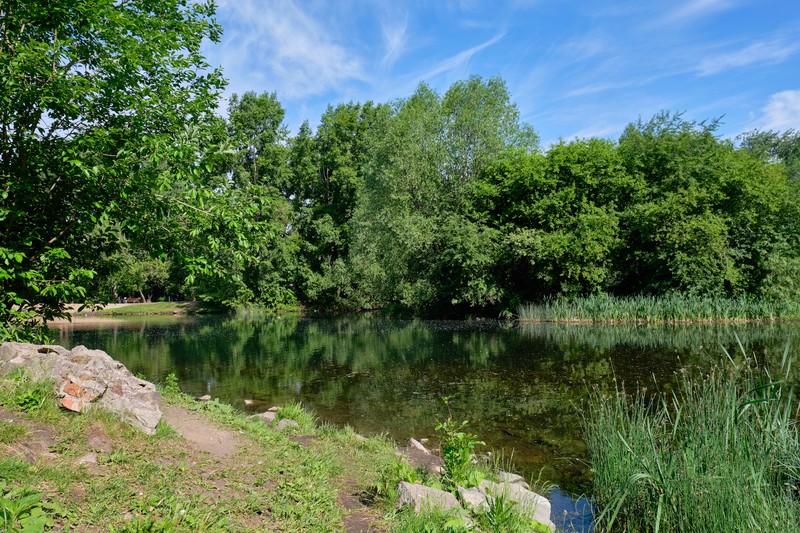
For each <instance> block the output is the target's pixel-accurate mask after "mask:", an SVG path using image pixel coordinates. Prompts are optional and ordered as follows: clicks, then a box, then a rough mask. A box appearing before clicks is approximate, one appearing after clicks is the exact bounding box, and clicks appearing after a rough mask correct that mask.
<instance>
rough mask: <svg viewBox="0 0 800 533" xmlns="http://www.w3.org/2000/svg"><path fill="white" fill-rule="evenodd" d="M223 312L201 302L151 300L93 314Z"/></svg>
mask: <svg viewBox="0 0 800 533" xmlns="http://www.w3.org/2000/svg"><path fill="white" fill-rule="evenodd" d="M223 312H225V311H224V309H222V308H220V307H216V306H213V305H209V304H206V303H203V302H153V303H142V304H129V305H125V306H123V307H115V308H113V309H100V310H98V311H95V312H94V313H92V314H93V315H111V316H119V315H173V314H178V315H180V314H188V315H197V314H217V313H223Z"/></svg>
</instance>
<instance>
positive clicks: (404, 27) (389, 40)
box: [381, 12, 408, 67]
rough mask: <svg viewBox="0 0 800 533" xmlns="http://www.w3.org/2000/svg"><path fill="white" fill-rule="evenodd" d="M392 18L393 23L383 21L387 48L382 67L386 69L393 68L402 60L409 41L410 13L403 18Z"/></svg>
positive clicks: (382, 25) (382, 26)
mask: <svg viewBox="0 0 800 533" xmlns="http://www.w3.org/2000/svg"><path fill="white" fill-rule="evenodd" d="M387 18H388V17H387ZM391 18H392V20H391V21H390V20H382V21H381V31H382V33H383V41H384V45H385V46H386V53H385V54H384V55H383V59H382V60H381V65H382V66H384V67H391V66H392V65H393V64H394V63H395V61H397V60H398V59H399V58H400V56H401V55H402V54H403V52H404V51H405V46H406V41H407V37H406V34H407V31H408V13H407V12H406V13H405V16H403V17H402V18H398V17H395V16H393V17H391Z"/></svg>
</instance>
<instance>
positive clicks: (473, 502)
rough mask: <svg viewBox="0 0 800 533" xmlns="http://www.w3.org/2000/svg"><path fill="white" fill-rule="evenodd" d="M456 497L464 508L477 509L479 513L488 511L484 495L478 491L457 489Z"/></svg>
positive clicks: (487, 503)
mask: <svg viewBox="0 0 800 533" xmlns="http://www.w3.org/2000/svg"><path fill="white" fill-rule="evenodd" d="M458 496H459V498H461V501H462V502H463V503H464V507H467V508H470V509H478V510H481V511H488V510H489V502H488V501H486V494H484V493H483V492H481V491H480V490H478V489H465V488H464V487H458Z"/></svg>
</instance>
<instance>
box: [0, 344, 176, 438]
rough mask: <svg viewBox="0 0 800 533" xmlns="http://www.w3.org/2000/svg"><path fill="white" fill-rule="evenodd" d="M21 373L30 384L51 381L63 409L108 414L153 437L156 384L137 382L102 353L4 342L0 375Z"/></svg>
mask: <svg viewBox="0 0 800 533" xmlns="http://www.w3.org/2000/svg"><path fill="white" fill-rule="evenodd" d="M16 368H24V369H25V370H27V371H28V372H29V373H30V374H31V376H32V377H33V378H34V379H37V380H52V381H53V382H54V383H55V385H56V391H57V393H58V395H59V397H60V398H61V405H62V406H63V407H64V408H66V409H69V410H72V411H76V412H83V411H85V410H86V409H88V408H89V407H90V406H93V405H96V406H98V407H101V408H104V409H107V410H109V411H111V412H113V413H116V414H117V415H118V416H119V417H120V418H121V419H122V420H124V421H125V422H128V423H130V424H131V425H133V426H134V427H136V428H138V429H140V430H141V431H143V432H145V433H147V434H148V435H152V434H154V433H155V431H156V426H157V425H158V422H159V420H161V409H160V408H159V400H160V398H161V396H160V395H159V394H158V392H157V391H156V387H155V385H153V384H152V383H150V382H149V381H145V380H143V379H139V378H137V377H136V376H134V375H133V374H131V372H130V371H129V370H128V369H127V368H125V365H123V364H122V363H120V362H119V361H115V360H114V359H113V358H112V357H111V356H109V355H108V354H107V353H105V352H104V351H102V350H89V349H88V348H86V347H84V346H77V347H75V348H73V349H72V350H67V349H66V348H64V347H62V346H54V345H40V344H24V343H18V342H6V343H3V344H2V345H0V373H7V372H10V371H12V370H14V369H16Z"/></svg>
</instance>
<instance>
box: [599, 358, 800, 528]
mask: <svg viewBox="0 0 800 533" xmlns="http://www.w3.org/2000/svg"><path fill="white" fill-rule="evenodd" d="M742 351H743V352H744V349H742ZM789 351H790V350H789V347H788V346H787V349H786V351H785V352H784V357H783V366H782V371H781V373H780V374H779V375H777V376H773V375H772V374H771V373H770V372H769V371H768V370H767V369H764V368H759V367H758V366H757V365H756V364H755V362H754V361H753V360H748V361H747V362H746V363H745V364H742V365H740V366H738V367H737V366H735V365H734V363H733V360H732V359H731V362H730V365H729V366H727V367H724V368H716V369H714V370H712V371H711V372H710V373H709V374H708V375H706V376H694V375H690V374H688V373H684V374H683V377H682V380H681V383H680V387H679V388H678V389H677V390H676V391H675V392H673V393H671V394H666V393H662V394H658V395H656V396H655V398H653V397H649V396H647V395H645V393H644V392H643V391H638V392H637V393H635V394H633V395H628V394H626V393H625V392H624V391H623V390H622V389H619V388H618V389H617V390H616V393H615V394H612V395H611V396H610V397H603V396H601V395H599V394H597V395H596V396H595V397H594V399H593V401H592V403H591V405H590V406H589V408H588V410H587V412H586V418H585V438H586V441H587V444H588V446H589V450H590V456H591V461H592V467H593V471H594V480H593V483H594V495H595V498H596V501H597V503H598V505H599V506H600V509H601V512H600V513H599V515H598V517H597V519H596V530H597V531H725V532H733V533H735V532H742V533H744V532H751V531H774V532H776V533H777V532H787V531H800V488H798V487H799V486H800V438H798V429H797V423H796V422H797V420H798V414H800V413H798V411H797V404H796V403H795V400H796V399H795V394H794V388H793V386H792V385H791V384H790V383H789V382H788V381H787V379H786V378H787V377H788V376H789V375H790V361H791V357H790V356H789Z"/></svg>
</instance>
